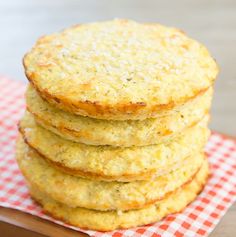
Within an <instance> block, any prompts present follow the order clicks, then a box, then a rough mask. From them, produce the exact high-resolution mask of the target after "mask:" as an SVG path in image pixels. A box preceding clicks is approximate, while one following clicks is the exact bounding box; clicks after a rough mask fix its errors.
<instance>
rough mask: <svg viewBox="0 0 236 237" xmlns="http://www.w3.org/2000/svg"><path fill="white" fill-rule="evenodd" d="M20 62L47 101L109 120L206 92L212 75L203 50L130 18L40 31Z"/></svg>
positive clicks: (146, 113)
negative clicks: (54, 30)
mask: <svg viewBox="0 0 236 237" xmlns="http://www.w3.org/2000/svg"><path fill="white" fill-rule="evenodd" d="M23 61H24V67H25V73H26V76H27V77H28V79H29V80H30V81H31V82H32V84H33V86H34V87H35V88H36V89H37V90H38V91H39V92H40V94H41V96H43V97H44V98H45V99H46V100H48V101H49V102H50V103H52V104H54V105H55V106H57V107H59V108H61V109H63V110H67V111H71V112H72V113H75V114H79V115H84V116H89V117H94V118H100V119H114V120H127V119H129V120H131V119H145V118H151V117H156V116H158V114H159V113H160V111H162V110H169V109H173V108H174V107H176V106H178V105H181V104H183V103H185V102H186V101H188V100H190V99H192V98H194V97H196V96H197V95H199V94H200V93H202V92H204V91H206V90H207V89H208V88H209V87H210V86H212V84H213V82H214V80H215V78H216V76H217V73H218V68H217V65H216V63H215V61H214V60H213V58H212V57H211V56H210V54H209V52H208V51H207V49H206V48H205V47H204V46H203V45H201V44H200V43H198V42H196V41H195V40H193V39H191V38H189V37H187V36H186V35H185V34H184V33H183V32H182V31H180V30H178V29H175V28H170V27H165V26H162V25H159V24H140V23H137V22H135V21H131V20H113V21H108V22H99V23H90V24H83V25H77V26H74V27H71V28H68V29H66V30H64V31H62V32H59V33H55V34H51V35H48V36H43V37H41V38H40V39H39V40H38V41H37V43H36V45H35V46H34V47H33V48H32V50H31V51H30V52H29V53H28V54H26V55H25V57H24V60H23Z"/></svg>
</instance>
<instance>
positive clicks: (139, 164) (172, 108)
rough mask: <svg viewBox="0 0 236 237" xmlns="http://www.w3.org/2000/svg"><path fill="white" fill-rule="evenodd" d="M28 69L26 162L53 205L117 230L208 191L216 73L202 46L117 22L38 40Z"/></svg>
mask: <svg viewBox="0 0 236 237" xmlns="http://www.w3.org/2000/svg"><path fill="white" fill-rule="evenodd" d="M24 67H25V73H26V76H27V78H28V79H29V82H30V84H29V86H28V89H27V92H26V104H27V109H26V112H25V114H24V116H23V118H22V120H21V121H20V123H19V131H20V135H19V138H18V141H17V161H18V164H19V167H20V169H21V171H22V173H23V175H24V176H25V178H26V180H27V182H28V185H29V189H30V193H31V195H32V197H33V198H34V199H35V200H36V201H37V202H38V203H39V204H41V206H42V207H43V209H44V210H45V211H46V212H47V213H49V214H51V215H52V216H53V217H55V218H58V219H61V220H64V221H65V222H67V223H69V224H71V225H74V226H79V227H82V228H88V229H93V230H100V231H110V230H114V229H119V228H130V227H135V226H140V225H145V224H149V223H153V222H156V221H158V220H160V219H162V218H163V217H165V216H166V215H168V214H171V213H176V212H179V211H181V210H183V209H184V208H185V207H186V206H187V205H188V204H189V203H190V202H191V201H193V200H194V199H195V198H196V196H197V195H198V193H199V192H200V191H201V190H202V188H203V187H204V184H205V183H206V180H207V177H208V162H207V158H206V157H205V155H204V145H205V143H206V142H207V139H208V137H209V133H210V132H209V130H208V128H207V124H208V120H209V109H210V105H211V99H212V93H213V88H212V87H213V83H214V80H215V78H216V76H217V73H218V68H217V65H216V63H215V61H214V60H213V59H212V57H211V56H210V54H209V53H208V51H207V50H206V48H205V47H204V46H203V45H201V44H200V43H198V42H196V41H194V40H193V39H190V38H189V37H187V36H186V35H185V34H184V33H183V32H182V31H180V30H178V29H175V28H169V27H164V26H162V25H159V24H140V23H137V22H134V21H131V20H119V19H118V20H113V21H108V22H99V23H90V24H82V25H76V26H73V27H71V28H68V29H66V30H64V31H62V32H59V33H55V34H52V35H48V36H44V37H42V38H40V39H39V40H38V41H37V43H36V45H35V46H34V47H33V48H32V50H31V51H30V52H29V53H28V54H26V56H25V57H24Z"/></svg>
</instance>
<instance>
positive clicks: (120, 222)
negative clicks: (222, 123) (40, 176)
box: [31, 171, 208, 231]
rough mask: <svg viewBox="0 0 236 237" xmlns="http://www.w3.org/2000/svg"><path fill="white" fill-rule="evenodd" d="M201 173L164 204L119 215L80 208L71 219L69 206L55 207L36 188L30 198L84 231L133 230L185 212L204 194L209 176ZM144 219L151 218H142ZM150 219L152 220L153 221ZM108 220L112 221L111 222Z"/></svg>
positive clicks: (32, 189) (164, 201)
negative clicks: (198, 196) (131, 228)
mask: <svg viewBox="0 0 236 237" xmlns="http://www.w3.org/2000/svg"><path fill="white" fill-rule="evenodd" d="M201 172H202V171H201ZM205 172H206V171H205ZM199 174H200V173H199ZM199 174H198V175H197V177H196V178H195V179H193V180H192V182H190V183H189V184H185V185H184V186H183V187H182V188H180V189H178V190H176V191H175V192H173V193H170V194H169V195H168V196H166V198H165V199H163V200H162V201H159V202H157V203H155V204H152V205H150V206H149V207H146V208H144V209H140V210H134V211H128V212H125V213H122V214H121V215H119V214H118V213H117V212H97V211H95V212H94V211H92V210H89V209H81V208H77V209H70V212H69V213H70V214H71V216H72V214H74V218H68V216H67V215H65V213H66V210H67V211H69V209H68V207H66V206H64V205H61V204H59V203H57V204H56V203H55V202H54V201H53V200H50V199H48V200H47V197H46V196H44V194H42V196H40V195H39V194H38V190H37V189H36V190H37V191H36V190H35V187H31V195H32V197H33V199H34V200H36V202H37V203H38V204H40V205H41V206H42V207H43V209H44V212H45V213H47V214H49V215H51V216H52V217H54V218H56V219H59V220H62V221H64V222H65V223H67V224H70V225H74V226H77V227H80V228H84V229H92V230H97V231H111V230H114V229H127V228H130V227H135V226H140V225H145V224H151V223H153V222H156V221H159V220H161V219H162V218H164V217H165V216H166V215H168V214H174V213H179V212H182V210H183V209H184V208H186V206H188V204H189V203H190V202H192V201H193V200H194V199H195V198H196V196H197V195H198V194H199V193H201V192H202V190H203V188H204V185H205V183H206V182H207V179H208V173H204V174H201V175H200V176H199ZM35 191H36V192H35ZM178 197H179V199H178ZM50 202H51V203H50ZM171 203H172V204H173V206H172V205H171ZM154 205H155V206H156V208H157V207H158V206H159V208H157V209H156V210H155V209H153V207H154ZM162 205H163V206H164V207H165V208H164V209H165V211H164V212H163V209H162V208H160V207H162ZM167 210H168V211H167ZM145 216H146V217H149V218H147V219H146V218H143V217H145ZM151 216H153V217H152V218H150V217H151ZM134 217H135V218H134ZM108 220H112V222H110V221H108ZM130 220H131V221H130ZM132 220H133V221H132Z"/></svg>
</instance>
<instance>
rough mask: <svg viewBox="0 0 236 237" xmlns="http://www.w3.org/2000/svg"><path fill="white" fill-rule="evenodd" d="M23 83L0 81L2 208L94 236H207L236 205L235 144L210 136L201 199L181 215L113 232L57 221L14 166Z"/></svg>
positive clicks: (0, 185)
mask: <svg viewBox="0 0 236 237" xmlns="http://www.w3.org/2000/svg"><path fill="white" fill-rule="evenodd" d="M24 91H25V84H22V83H20V82H16V81H13V80H8V79H6V78H5V77H0V206H3V207H9V208H14V209H17V210H21V211H23V212H27V213H30V214H32V215H35V216H38V217H41V218H43V219H47V220H50V221H52V222H55V223H57V224H59V225H63V226H67V227H69V228H72V229H75V230H79V231H82V232H85V233H87V234H89V235H91V236H95V237H107V236H113V237H122V236H135V237H138V236H145V237H147V236H156V237H157V236H162V237H168V236H188V237H190V236H194V237H196V236H207V235H208V234H209V233H210V232H211V231H212V230H213V229H214V227H215V226H216V224H217V223H218V222H219V221H220V219H221V217H222V216H223V215H224V214H225V212H226V211H227V209H228V208H229V207H230V206H231V205H232V203H233V202H234V201H235V200H236V142H235V141H234V140H231V139H228V138H224V136H222V135H221V134H219V133H215V132H214V133H212V135H211V137H210V140H209V142H208V144H207V147H206V151H207V153H208V155H209V161H210V164H211V173H212V175H211V177H210V179H209V182H208V184H207V186H206V187H205V189H204V191H203V192H202V193H201V195H200V196H199V197H198V198H197V199H196V200H195V201H194V202H193V203H192V204H191V205H189V206H188V207H187V208H186V209H185V210H184V211H183V212H182V213H179V214H175V215H169V216H168V217H166V218H165V219H164V220H162V221H160V222H158V223H155V224H152V225H147V226H143V227H138V228H133V229H129V230H118V231H113V232H105V233H103V232H98V231H88V230H81V229H79V228H76V227H73V226H69V225H67V224H65V223H63V222H61V221H58V220H55V219H53V218H51V217H49V216H47V215H45V214H44V213H43V212H42V209H41V208H40V207H39V206H38V205H37V204H36V203H35V202H34V201H32V200H31V198H30V196H29V193H28V190H27V187H26V184H25V181H24V178H23V176H22V175H21V173H20V171H19V169H18V167H17V164H16V161H15V154H14V153H15V148H14V147H15V139H16V136H17V126H16V125H17V122H18V120H19V118H20V117H21V116H22V114H23V111H24V108H25V105H24V104H25V103H24Z"/></svg>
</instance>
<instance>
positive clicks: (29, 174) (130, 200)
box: [17, 140, 207, 211]
mask: <svg viewBox="0 0 236 237" xmlns="http://www.w3.org/2000/svg"><path fill="white" fill-rule="evenodd" d="M19 142H20V143H18V147H17V161H18V164H19V167H20V169H21V170H22V172H23V174H24V176H25V177H26V179H27V180H28V182H30V183H32V184H33V185H34V186H36V187H38V189H39V190H41V191H42V192H45V193H47V194H48V195H49V196H50V197H51V198H53V199H55V200H57V201H59V202H62V203H64V204H65V205H68V206H70V207H84V208H89V209H94V210H101V211H107V210H132V209H140V208H143V207H146V206H148V205H150V204H151V203H153V202H156V201H157V200H161V199H163V198H164V197H165V195H166V194H167V193H169V192H171V191H173V190H175V189H176V188H178V187H180V186H182V185H183V184H184V183H186V182H188V180H189V179H191V178H192V176H194V175H195V173H196V170H198V169H199V167H200V166H201V165H202V166H203V167H205V166H206V164H207V163H206V161H203V160H204V156H203V155H202V154H197V155H196V156H193V157H192V158H191V159H190V160H189V162H188V164H185V165H184V166H183V167H181V168H179V169H178V170H176V171H173V172H171V173H169V174H166V175H164V176H161V177H158V178H156V179H154V180H150V181H136V182H130V183H117V182H99V181H92V180H88V179H80V178H76V177H73V176H69V175H66V174H63V173H61V172H58V171H57V170H56V169H54V168H53V167H51V166H49V165H48V164H47V163H46V162H45V161H44V160H43V159H42V158H41V157H40V156H38V154H37V153H35V152H34V151H33V150H31V149H29V148H28V147H27V145H25V144H24V143H22V140H19ZM22 149H26V150H22ZM177 177H178V180H177ZM45 179H46V180H47V184H46V183H45ZM91 194H92V195H91ZM108 200H109V202H108Z"/></svg>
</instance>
